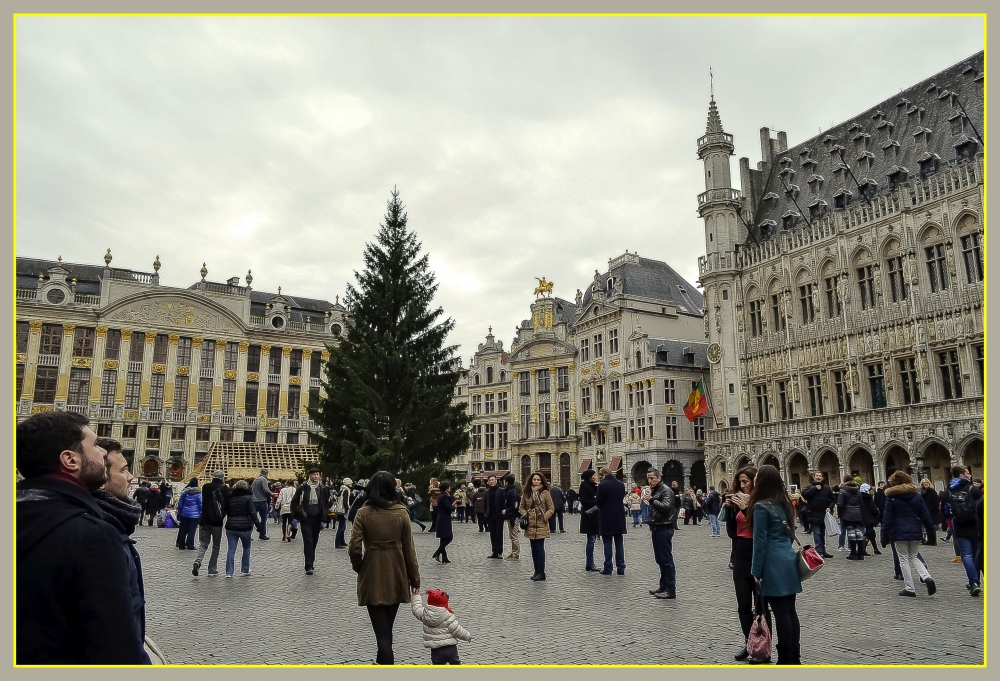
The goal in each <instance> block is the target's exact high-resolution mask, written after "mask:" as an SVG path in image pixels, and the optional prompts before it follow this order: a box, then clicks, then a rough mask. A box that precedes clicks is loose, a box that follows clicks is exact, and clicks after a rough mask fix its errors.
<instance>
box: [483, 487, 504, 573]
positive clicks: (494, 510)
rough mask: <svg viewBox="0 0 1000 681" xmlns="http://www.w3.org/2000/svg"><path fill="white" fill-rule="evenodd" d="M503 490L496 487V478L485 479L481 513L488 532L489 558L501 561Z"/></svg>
mask: <svg viewBox="0 0 1000 681" xmlns="http://www.w3.org/2000/svg"><path fill="white" fill-rule="evenodd" d="M503 494H504V491H503V489H502V488H501V487H500V486H499V485H497V478H496V476H495V475H491V476H489V477H488V478H486V494H485V495H484V496H483V508H484V509H485V511H484V512H483V513H484V515H485V516H486V522H487V523H488V526H489V530H490V547H491V549H492V551H491V553H490V556H489V557H490V558H497V559H500V560H503Z"/></svg>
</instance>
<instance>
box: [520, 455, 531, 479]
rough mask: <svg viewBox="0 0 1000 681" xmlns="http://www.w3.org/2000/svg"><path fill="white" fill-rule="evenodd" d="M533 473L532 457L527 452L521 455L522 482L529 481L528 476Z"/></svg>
mask: <svg viewBox="0 0 1000 681" xmlns="http://www.w3.org/2000/svg"><path fill="white" fill-rule="evenodd" d="M529 475H531V457H530V456H529V455H528V454H525V455H523V456H522V457H521V484H522V485H523V484H524V483H525V481H527V479H528V476H529Z"/></svg>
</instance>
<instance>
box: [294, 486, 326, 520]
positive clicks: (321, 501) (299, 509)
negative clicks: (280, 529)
mask: <svg viewBox="0 0 1000 681" xmlns="http://www.w3.org/2000/svg"><path fill="white" fill-rule="evenodd" d="M310 492H311V488H310V487H309V483H308V482H303V483H302V484H301V485H299V486H298V489H296V490H295V496H293V497H292V516H293V517H295V518H297V519H299V520H304V519H305V518H306V516H307V515H308V514H307V513H306V509H307V508H308V507H309V496H306V495H309V494H310ZM316 501H317V503H316V506H317V511H318V512H319V513H318V515H319V517H320V518H326V516H327V515H328V514H329V513H330V493H329V492H328V491H327V489H326V487H324V486H323V485H321V484H320V485H316Z"/></svg>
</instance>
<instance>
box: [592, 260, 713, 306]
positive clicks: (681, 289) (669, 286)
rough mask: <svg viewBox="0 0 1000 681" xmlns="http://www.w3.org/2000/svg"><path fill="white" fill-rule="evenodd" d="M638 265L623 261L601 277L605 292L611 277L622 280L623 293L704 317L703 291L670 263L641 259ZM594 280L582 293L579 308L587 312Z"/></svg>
mask: <svg viewBox="0 0 1000 681" xmlns="http://www.w3.org/2000/svg"><path fill="white" fill-rule="evenodd" d="M638 260H639V262H623V263H621V264H619V265H616V266H614V267H613V268H612V269H611V270H610V272H605V273H604V274H602V275H600V277H601V286H602V287H603V288H604V289H605V290H606V289H607V282H608V277H609V276H613V277H616V278H620V279H621V282H622V293H623V294H625V295H630V296H639V297H642V298H652V299H654V300H662V301H664V302H667V303H670V304H672V305H675V306H676V307H677V311H678V312H680V313H681V314H689V315H697V316H701V315H702V314H704V311H703V310H702V305H703V302H702V295H701V292H700V291H699V290H698V289H697V288H695V287H694V285H693V284H691V283H690V282H688V281H687V280H686V279H685V278H684V277H682V276H681V275H679V274H677V272H676V271H675V270H674V269H673V268H672V267H671V266H670V265H668V264H667V263H665V262H662V261H660V260H652V259H651V258H642V257H640V258H639V259H638ZM593 297H594V293H593V281H591V282H590V284H588V285H587V288H586V290H584V292H583V301H582V303H581V305H580V309H581V310H584V309H586V308H587V305H589V304H590V301H591V300H593Z"/></svg>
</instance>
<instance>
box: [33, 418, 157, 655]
mask: <svg viewBox="0 0 1000 681" xmlns="http://www.w3.org/2000/svg"><path fill="white" fill-rule="evenodd" d="M88 423H89V420H88V419H87V417H85V416H82V415H80V414H76V413H73V412H50V413H46V414H35V415H34V416H31V417H30V418H28V419H26V420H24V421H22V422H21V423H19V424H18V425H17V448H16V455H15V456H16V464H17V469H18V471H19V472H20V473H21V475H23V476H24V478H25V479H24V480H22V481H21V482H20V483H19V484H18V489H17V512H16V529H17V545H16V551H17V585H16V588H17V613H16V617H17V620H16V625H15V626H16V628H17V634H18V635H17V650H16V651H15V664H65V665H85V664H100V665H113V664H145V663H148V662H149V658H148V657H147V656H146V654H145V652H144V651H143V648H142V644H141V641H142V632H141V631H140V628H139V626H138V625H137V623H136V616H135V610H134V604H133V600H132V594H131V592H130V590H129V572H128V564H127V561H126V559H125V557H124V556H123V554H122V538H121V535H120V534H119V532H118V530H116V529H115V527H113V526H112V525H111V524H109V523H108V522H107V521H106V520H105V519H104V517H103V514H102V512H101V508H100V506H98V503H97V500H96V499H95V498H94V497H93V496H92V493H93V492H96V491H97V490H98V489H100V488H101V486H102V485H104V484H105V483H106V482H107V481H108V475H107V468H106V464H105V460H106V453H105V451H104V450H103V449H101V448H100V447H98V446H97V443H96V440H97V436H96V435H95V434H94V431H92V430H91V429H90V428H89V427H88V426H87V424H88ZM126 489H127V488H126Z"/></svg>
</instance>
